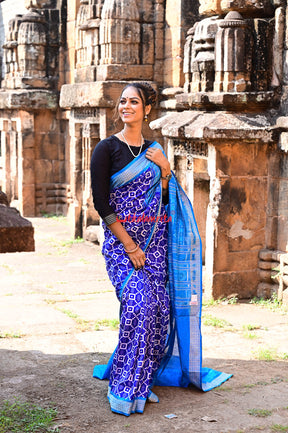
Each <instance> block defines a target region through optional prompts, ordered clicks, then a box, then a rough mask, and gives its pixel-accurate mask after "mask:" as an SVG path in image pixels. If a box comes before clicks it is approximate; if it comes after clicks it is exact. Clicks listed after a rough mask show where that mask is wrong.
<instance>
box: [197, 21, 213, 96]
mask: <svg viewBox="0 0 288 433" xmlns="http://www.w3.org/2000/svg"><path fill="white" fill-rule="evenodd" d="M217 30H218V22H217V17H216V18H215V17H213V18H206V19H204V20H202V21H200V22H199V23H197V24H196V26H195V34H194V38H193V46H192V56H191V70H192V82H191V86H190V90H191V92H209V91H212V90H213V83H214V75H215V73H214V57H215V55H214V48H215V35H216V32H217Z"/></svg>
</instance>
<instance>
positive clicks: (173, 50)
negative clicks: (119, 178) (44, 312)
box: [0, 0, 288, 299]
mask: <svg viewBox="0 0 288 433" xmlns="http://www.w3.org/2000/svg"><path fill="white" fill-rule="evenodd" d="M4 3H5V1H4ZM25 5H26V7H27V8H28V10H29V12H28V13H26V14H22V15H17V16H15V17H14V18H13V19H12V20H11V22H10V24H9V28H7V36H6V40H5V43H4V49H3V50H4V51H3V62H4V63H5V68H3V71H5V74H4V77H3V81H2V89H1V91H0V131H1V154H0V186H1V188H2V189H3V190H4V191H5V190H6V192H7V195H8V197H9V200H10V201H12V202H14V203H15V204H17V205H18V207H19V209H20V210H21V211H22V213H23V214H24V216H25V215H39V214H41V213H43V212H48V213H57V212H58V213H61V212H62V213H64V214H67V215H68V216H69V221H70V222H71V230H72V233H73V234H74V235H75V236H82V235H85V232H86V230H87V227H89V226H95V225H97V224H99V216H98V214H97V213H96V212H95V210H94V208H93V205H92V201H91V191H90V173H89V161H90V157H91V153H92V151H93V149H94V147H95V145H96V144H97V142H98V141H99V140H100V139H102V138H105V137H107V136H108V135H110V134H112V133H114V132H115V130H116V129H117V128H118V126H116V125H115V124H114V122H113V108H114V106H115V102H116V100H117V98H118V96H119V94H120V92H121V89H122V88H123V86H124V85H125V84H126V83H127V82H130V81H132V80H143V79H144V80H146V81H149V82H151V84H152V85H153V86H155V87H156V88H157V89H158V90H159V93H160V97H159V101H158V102H159V104H158V106H157V107H156V108H155V109H154V110H153V111H152V113H151V115H150V119H149V120H150V121H152V123H151V127H152V128H153V129H152V130H151V129H149V128H148V126H147V125H145V128H146V129H145V131H144V135H145V136H146V137H147V138H154V139H158V140H159V141H161V142H162V143H163V144H164V146H165V150H166V153H167V155H168V157H169V159H170V161H171V164H172V166H173V168H174V170H175V172H176V174H177V176H178V178H179V180H180V182H181V184H182V186H183V188H184V189H185V190H186V191H187V194H188V195H189V197H190V198H191V200H192V201H193V204H194V210H195V215H196V219H197V222H198V226H199V230H200V233H201V237H202V240H203V246H204V248H203V263H204V265H205V272H204V280H205V293H206V295H207V296H213V297H215V298H217V297H222V296H232V295H234V294H237V296H239V297H242V298H243V297H250V296H254V295H255V294H257V293H258V294H259V295H261V294H262V295H265V296H270V295H271V294H272V293H273V292H277V293H278V294H279V296H280V297H281V296H282V297H283V299H284V298H285V296H286V297H287V285H286V283H287V273H286V274H285V272H286V271H287V269H286V268H287V266H286V261H285V260H286V256H285V254H286V250H287V245H288V235H287V233H288V230H287V229H288V211H287V199H286V197H287V185H288V183H287V179H288V163H287V161H288V157H287V155H288V144H287V143H288V121H287V113H288V103H287V101H288V72H287V71H288V67H287V63H288V56H287V53H288V37H287V31H286V27H287V16H288V15H287V5H286V2H283V1H281V0H251V1H250V0H249V1H244V0H229V1H228V0H217V1H216V0H215V1H214V0H208V1H206V0H205V1H204V0H199V1H197V2H192V1H191V0H166V1H164V0H154V1H151V0H71V1H69V2H67V1H65V0H49V1H48V0H45V1H44V0H26V1H25ZM59 95H60V97H59ZM161 116H162V117H161ZM1 165H2V169H1ZM283 254H284V255H283ZM278 268H279V272H278V271H277V270H276V271H275V269H278ZM280 268H281V269H280ZM275 272H276V274H275ZM285 275H286V276H285Z"/></svg>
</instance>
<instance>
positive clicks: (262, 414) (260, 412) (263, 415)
mask: <svg viewBox="0 0 288 433" xmlns="http://www.w3.org/2000/svg"><path fill="white" fill-rule="evenodd" d="M248 414H249V415H252V416H257V417H260V418H266V417H267V416H270V415H272V412H271V410H267V409H249V410H248Z"/></svg>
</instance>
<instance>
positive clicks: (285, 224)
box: [277, 216, 288, 251]
mask: <svg viewBox="0 0 288 433" xmlns="http://www.w3.org/2000/svg"><path fill="white" fill-rule="evenodd" d="M277 248H278V249H279V250H281V251H287V250H288V219H287V217H283V216H282V217H279V218H278V237H277Z"/></svg>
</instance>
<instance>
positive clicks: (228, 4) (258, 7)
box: [203, 0, 274, 16]
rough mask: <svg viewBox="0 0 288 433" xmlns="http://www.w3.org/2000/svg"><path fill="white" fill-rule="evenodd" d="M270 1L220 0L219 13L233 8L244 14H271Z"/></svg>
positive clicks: (272, 9)
mask: <svg viewBox="0 0 288 433" xmlns="http://www.w3.org/2000/svg"><path fill="white" fill-rule="evenodd" d="M203 1H205V0H203ZM271 3H272V2H271V0H221V2H220V8H221V13H228V12H230V11H231V10H233V11H238V12H240V13H241V14H242V15H244V16H245V15H249V16H266V15H270V16H271V15H272V14H273V11H274V8H273V6H272V4H271ZM219 12H220V11H219ZM219 12H218V13H219Z"/></svg>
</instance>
